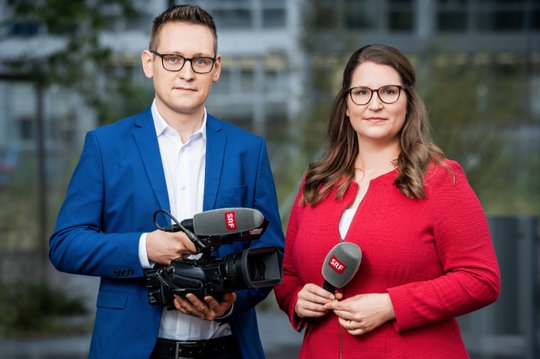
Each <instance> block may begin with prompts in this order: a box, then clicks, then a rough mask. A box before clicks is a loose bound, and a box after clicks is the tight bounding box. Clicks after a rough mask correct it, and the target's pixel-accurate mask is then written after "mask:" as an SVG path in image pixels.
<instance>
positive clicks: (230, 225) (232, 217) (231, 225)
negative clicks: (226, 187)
mask: <svg viewBox="0 0 540 359" xmlns="http://www.w3.org/2000/svg"><path fill="white" fill-rule="evenodd" d="M225 225H226V226H227V230H229V231H232V230H235V229H237V228H238V225H237V224H236V212H234V211H229V212H225Z"/></svg>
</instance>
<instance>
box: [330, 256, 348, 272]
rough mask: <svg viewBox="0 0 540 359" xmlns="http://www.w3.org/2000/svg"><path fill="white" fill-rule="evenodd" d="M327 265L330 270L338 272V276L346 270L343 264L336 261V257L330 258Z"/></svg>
mask: <svg viewBox="0 0 540 359" xmlns="http://www.w3.org/2000/svg"><path fill="white" fill-rule="evenodd" d="M328 265H329V266H330V268H332V269H333V270H335V271H336V272H338V273H339V274H343V271H345V269H346V268H347V266H346V265H345V264H343V263H342V262H341V261H340V260H339V259H337V257H336V256H332V258H330V262H328Z"/></svg>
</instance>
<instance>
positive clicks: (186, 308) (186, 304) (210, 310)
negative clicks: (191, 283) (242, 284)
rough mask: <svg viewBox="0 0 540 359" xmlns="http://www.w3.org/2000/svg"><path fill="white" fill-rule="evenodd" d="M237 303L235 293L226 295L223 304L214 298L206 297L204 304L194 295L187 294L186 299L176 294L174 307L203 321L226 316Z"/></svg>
mask: <svg viewBox="0 0 540 359" xmlns="http://www.w3.org/2000/svg"><path fill="white" fill-rule="evenodd" d="M235 301H236V294H235V293H225V294H224V295H223V300H222V301H221V302H218V301H217V300H216V299H215V298H214V297H212V296H206V297H204V302H203V301H201V300H200V299H199V298H197V296H196V295H194V294H193V293H189V294H187V295H186V298H182V297H181V296H179V295H176V294H175V295H174V306H175V307H176V309H178V310H179V311H180V312H182V313H184V314H187V315H193V316H195V317H197V318H199V319H202V320H215V319H216V318H219V317H222V316H224V315H225V314H227V312H228V311H229V309H231V307H232V305H233V303H234V302H235Z"/></svg>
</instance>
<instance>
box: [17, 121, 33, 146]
mask: <svg viewBox="0 0 540 359" xmlns="http://www.w3.org/2000/svg"><path fill="white" fill-rule="evenodd" d="M18 127H19V129H18V132H19V140H21V141H30V140H32V139H33V138H34V126H33V124H32V119H31V118H28V117H22V118H20V119H19V121H18Z"/></svg>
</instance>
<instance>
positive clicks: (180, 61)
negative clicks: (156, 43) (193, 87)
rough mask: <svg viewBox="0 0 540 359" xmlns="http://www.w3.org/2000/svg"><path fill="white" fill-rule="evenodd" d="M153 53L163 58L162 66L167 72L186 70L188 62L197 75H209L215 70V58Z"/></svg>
mask: <svg viewBox="0 0 540 359" xmlns="http://www.w3.org/2000/svg"><path fill="white" fill-rule="evenodd" d="M150 52H151V53H153V54H155V55H157V56H159V57H161V64H162V65H163V68H164V69H165V70H167V71H172V72H178V71H180V70H182V69H183V68H184V65H185V64H186V61H189V63H190V64H191V69H192V70H193V72H195V73H197V74H207V73H209V72H210V71H212V68H214V63H215V62H216V58H215V57H205V56H195V57H192V58H189V57H184V56H182V55H176V54H160V53H159V52H157V51H153V50H151V51H150Z"/></svg>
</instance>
